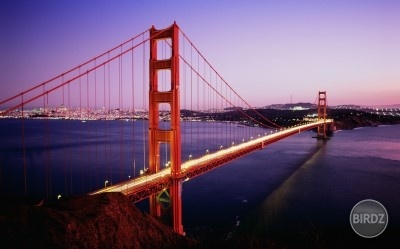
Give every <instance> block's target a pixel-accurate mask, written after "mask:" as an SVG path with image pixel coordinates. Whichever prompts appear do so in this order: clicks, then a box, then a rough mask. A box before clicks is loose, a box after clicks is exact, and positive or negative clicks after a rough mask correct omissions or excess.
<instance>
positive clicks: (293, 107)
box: [262, 102, 317, 110]
mask: <svg viewBox="0 0 400 249" xmlns="http://www.w3.org/2000/svg"><path fill="white" fill-rule="evenodd" d="M315 108H317V105H315V104H311V103H303V102H299V103H293V104H273V105H268V106H264V107H263V108H262V109H277V110H308V109H315Z"/></svg>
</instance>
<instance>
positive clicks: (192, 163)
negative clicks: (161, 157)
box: [90, 119, 333, 202]
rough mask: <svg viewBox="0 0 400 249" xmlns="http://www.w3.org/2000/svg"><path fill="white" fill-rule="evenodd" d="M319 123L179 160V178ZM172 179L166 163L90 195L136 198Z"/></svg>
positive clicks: (160, 187) (161, 186)
mask: <svg viewBox="0 0 400 249" xmlns="http://www.w3.org/2000/svg"><path fill="white" fill-rule="evenodd" d="M332 122H333V120H331V119H327V120H326V121H325V123H327V124H329V123H332ZM321 124H324V121H323V120H321V121H316V122H312V123H308V124H303V125H299V126H294V127H291V128H286V129H284V130H280V131H277V132H275V133H271V134H268V135H265V136H261V137H257V138H254V139H252V140H250V141H247V142H243V143H241V144H237V145H232V146H231V147H229V148H225V149H221V150H219V151H217V152H214V153H209V154H206V155H204V156H202V157H200V158H196V159H191V160H189V161H186V162H184V163H182V165H181V174H179V176H178V178H179V179H181V180H183V181H186V180H189V179H190V178H193V177H196V176H199V175H201V174H203V173H205V172H208V171H210V170H212V169H214V168H216V167H219V166H221V165H223V164H226V163H228V162H230V161H233V160H235V159H237V158H239V157H242V156H245V155H247V154H249V153H251V152H253V151H255V150H259V149H263V148H264V147H266V146H267V145H269V144H272V143H274V142H276V141H279V140H281V139H283V138H286V137H289V136H292V135H294V134H297V133H300V132H303V131H306V130H311V129H313V128H316V127H318V126H319V125H321ZM171 183H172V177H171V168H170V167H167V168H164V169H162V170H160V171H159V172H157V173H155V174H149V175H143V176H141V177H138V178H135V179H132V180H128V181H124V182H121V183H118V184H115V185H112V186H109V187H106V188H103V189H99V190H97V191H94V192H92V193H90V195H93V194H100V193H105V192H121V193H123V194H124V195H128V196H133V200H134V201H135V202H136V201H139V200H142V199H145V198H147V197H149V196H150V195H151V194H155V193H158V192H159V191H161V190H163V189H166V188H168V187H169V186H170V184H171Z"/></svg>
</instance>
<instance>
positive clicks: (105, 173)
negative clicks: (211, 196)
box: [0, 23, 333, 234]
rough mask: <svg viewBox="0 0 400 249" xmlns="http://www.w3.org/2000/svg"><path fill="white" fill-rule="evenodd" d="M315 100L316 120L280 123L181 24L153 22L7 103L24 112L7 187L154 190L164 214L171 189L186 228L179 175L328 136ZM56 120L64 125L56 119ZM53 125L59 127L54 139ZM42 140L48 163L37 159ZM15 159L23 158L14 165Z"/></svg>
mask: <svg viewBox="0 0 400 249" xmlns="http://www.w3.org/2000/svg"><path fill="white" fill-rule="evenodd" d="M316 101H317V108H316V109H317V110H316V113H314V116H313V118H308V119H307V120H306V119H303V120H297V121H296V122H297V123H296V124H295V125H292V126H290V127H281V126H280V125H278V122H277V121H276V120H269V119H267V118H266V117H264V116H263V115H262V114H261V113H260V112H259V111H257V110H256V109H254V108H252V107H251V106H250V104H249V103H248V102H247V101H246V100H244V99H243V98H242V97H241V96H240V95H239V94H238V93H237V92H236V91H235V90H234V89H233V88H232V87H231V86H230V85H229V84H228V82H227V81H225V79H224V78H222V76H221V75H220V74H219V73H218V72H217V71H216V69H215V68H214V67H213V66H212V65H211V64H210V63H209V61H208V60H207V59H206V58H205V57H204V56H203V54H202V53H200V51H199V50H198V49H197V48H196V47H195V46H194V44H193V42H192V41H191V40H190V39H189V38H188V36H187V35H186V34H185V33H183V31H182V30H180V29H179V27H178V25H177V24H176V23H174V24H173V25H171V26H170V27H168V28H166V29H162V30H157V29H155V28H154V26H153V27H152V28H150V29H148V30H146V31H144V32H143V33H141V34H139V35H137V36H135V37H134V38H132V39H130V40H128V41H126V42H124V43H121V44H119V45H118V46H116V47H114V48H112V49H110V50H108V51H106V52H105V53H102V54H100V55H99V56H96V57H94V58H93V59H90V60H88V61H86V62H84V63H83V64H80V65H78V66H77V67H75V68H73V69H71V70H68V71H66V72H64V73H62V74H60V75H58V76H56V77H54V78H51V79H50V80H48V81H45V82H42V83H41V84H38V85H36V86H34V87H32V88H30V89H27V90H26V91H23V92H21V93H19V94H17V95H15V96H12V97H10V98H7V99H5V100H3V101H1V102H0V117H1V118H3V119H11V118H18V120H20V125H18V128H16V129H17V130H18V132H19V135H20V136H19V137H20V138H14V139H13V141H12V142H11V141H7V146H8V147H13V150H16V151H17V152H15V151H14V152H13V153H14V154H17V155H18V156H16V158H13V159H7V157H6V156H4V155H5V154H6V153H7V152H8V150H10V149H9V148H8V147H7V148H2V154H3V156H2V158H0V166H2V167H1V169H2V171H0V172H1V174H2V178H3V182H5V180H4V179H5V178H7V179H18V180H12V181H17V182H18V184H17V183H14V184H11V183H10V185H12V186H13V187H12V188H15V189H18V190H21V192H22V193H23V194H25V195H29V194H30V193H34V192H35V194H37V191H36V190H37V189H42V190H43V192H44V193H43V196H46V197H47V198H51V197H52V196H54V195H55V194H57V195H58V193H63V195H72V194H76V193H77V190H76V189H77V188H76V186H77V185H78V186H80V188H81V190H80V193H86V194H87V193H89V194H91V195H92V194H99V193H103V192H121V193H123V194H124V195H126V196H130V197H131V198H132V201H133V202H138V201H141V200H143V199H147V198H148V199H149V201H150V214H151V215H153V216H160V215H161V211H160V209H161V207H160V203H159V200H158V198H157V196H158V194H159V193H160V192H162V191H165V190H169V194H170V198H171V207H172V219H173V222H172V224H173V228H174V230H175V232H177V233H180V234H183V233H184V230H183V225H182V198H181V192H182V183H183V182H185V181H187V180H189V179H192V178H194V177H196V176H199V175H201V174H204V173H206V172H208V171H210V170H212V169H215V168H217V167H219V166H222V165H224V164H226V163H228V162H230V161H233V160H235V159H237V158H240V157H243V156H245V155H247V154H249V153H251V152H253V151H256V150H261V149H263V148H265V147H266V146H267V145H269V144H272V143H274V142H277V141H279V140H281V139H284V138H286V137H289V136H292V135H295V134H298V133H300V132H303V131H307V130H311V129H316V130H317V138H322V139H325V138H326V134H327V131H328V129H329V127H330V125H331V124H332V123H333V120H331V119H328V118H327V114H326V113H327V98H326V92H324V91H322V92H318V95H317V99H316ZM216 116H219V117H220V119H219V120H217V119H216V118H215V117H216ZM28 119H39V121H38V122H41V123H40V125H39V126H40V127H41V128H40V133H39V134H36V135H37V137H36V138H35V140H32V139H31V138H30V137H29V136H28V133H29V129H30V127H29V125H28ZM60 119H61V120H63V121H62V124H61V123H59V122H57V123H55V122H56V121H55V120H60ZM92 120H96V121H95V122H97V123H96V124H97V125H96V126H90V123H91V122H92ZM135 120H136V121H137V120H140V121H141V123H140V125H141V127H140V125H138V124H137V122H134V121H135ZM112 121H118V123H117V124H114V123H113V124H111V122H112ZM125 121H132V122H130V124H129V125H127V123H128V122H125ZM217 121H218V123H219V125H216V123H217ZM0 122H4V121H3V120H1V121H0ZM72 122H73V123H72ZM55 126H58V127H61V128H54V127H55ZM183 126H185V127H183ZM115 127H117V128H115ZM235 127H241V129H235ZM14 128H15V127H14ZM183 128H184V129H183ZM58 129H60V130H58ZM55 130H57V131H59V132H60V133H61V131H62V135H58V136H57V137H55V136H54V135H53V132H54V131H55ZM183 131H184V132H183ZM88 141H90V143H92V144H94V145H92V146H91V147H89V145H88V143H89V142H88ZM38 143H40V146H39V147H40V150H42V152H41V153H39V154H40V157H41V160H42V162H41V163H40V166H37V165H36V166H35V156H36V157H37V155H36V154H34V153H33V152H32V151H33V150H34V149H33V147H35V146H37V144H38ZM32 144H35V145H32ZM76 144H77V145H76ZM205 144H206V145H205ZM55 147H57V149H54V148H55ZM15 148H17V149H15ZM139 151H140V153H142V154H143V155H142V156H137V154H138V153H139ZM164 151H165V153H164ZM200 151H201V152H200ZM11 160H12V164H13V165H14V164H15V165H18V166H15V167H11V168H13V169H9V167H8V166H9V164H11ZM139 165H143V167H141V166H139ZM34 167H39V168H40V169H41V170H42V171H41V172H42V173H40V174H39V176H34V174H32V172H33V171H34V170H35V169H34ZM139 170H140V173H139ZM15 172H18V173H15ZM56 172H59V173H58V174H59V175H61V176H56V174H57V173H56ZM60 172H61V173H60ZM127 176H128V177H127ZM111 179H113V180H111ZM103 182H104V185H103ZM3 185H7V184H3ZM39 186H41V187H39ZM15 189H14V190H15ZM7 191H11V187H10V188H8V190H7V186H3V187H2V194H4V193H6V194H7ZM17 192H18V191H17ZM58 196H59V197H60V196H61V195H58Z"/></svg>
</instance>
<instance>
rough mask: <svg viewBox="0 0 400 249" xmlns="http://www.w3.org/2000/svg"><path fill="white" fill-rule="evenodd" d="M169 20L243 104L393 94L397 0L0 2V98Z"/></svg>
mask: <svg viewBox="0 0 400 249" xmlns="http://www.w3.org/2000/svg"><path fill="white" fill-rule="evenodd" d="M174 20H175V21H176V22H177V23H178V25H179V26H180V28H181V29H182V30H183V31H184V32H185V33H186V34H187V35H188V36H189V38H190V39H191V40H192V41H193V42H194V43H195V45H196V46H197V47H198V48H199V49H200V51H201V52H202V53H203V55H204V56H205V57H206V58H207V59H208V60H209V61H210V62H211V64H212V65H213V66H214V67H215V68H216V69H217V71H218V72H219V73H220V74H221V75H222V76H223V77H224V79H225V80H226V81H228V82H229V83H230V84H231V86H232V87H233V88H234V89H235V90H236V91H237V92H239V93H240V94H241V95H242V97H244V99H246V100H248V101H249V102H250V104H252V105H253V106H263V105H268V104H273V103H286V102H290V98H291V96H292V98H293V102H299V101H307V102H313V101H314V100H315V97H316V95H317V92H318V91H319V90H326V91H327V92H328V104H330V105H338V104H360V105H388V104H398V103H400V1H396V0H392V1H389V0H375V1H371V0H360V1H351V0H344V1H340V0H339V1H299V0H298V1H205V0H203V1H183V0H182V1H174V0H170V1H158V0H152V1H144V0H143V1H133V0H131V1H111V0H108V1H102V0H96V1H61V0H60V1H54V0H48V1H44V0H35V1H31V0H3V1H1V2H0V31H1V36H0V44H1V46H0V54H1V57H0V62H1V64H0V65H1V66H0V87H1V90H0V100H2V99H5V98H7V97H9V96H11V95H14V94H16V93H18V92H21V91H23V90H24V89H26V88H28V87H30V86H33V85H36V84H38V83H41V82H43V81H45V80H47V79H49V78H51V77H53V76H55V75H58V74H60V73H62V72H64V71H66V70H68V69H70V68H72V67H74V66H76V65H78V64H80V63H81V62H83V61H85V60H87V59H90V58H92V57H94V56H96V55H98V54H100V53H102V52H104V51H106V50H108V49H110V48H111V47H113V46H115V45H117V44H119V43H121V42H123V41H125V40H127V39H129V38H131V37H133V36H134V35H136V34H139V33H140V32H142V31H144V30H146V29H148V28H149V27H150V26H151V25H153V24H154V25H155V26H156V28H164V27H167V26H169V25H170V24H172V23H173V21H174Z"/></svg>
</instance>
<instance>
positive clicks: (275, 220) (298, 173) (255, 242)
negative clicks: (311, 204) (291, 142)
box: [234, 140, 327, 248]
mask: <svg viewBox="0 0 400 249" xmlns="http://www.w3.org/2000/svg"><path fill="white" fill-rule="evenodd" d="M326 142H327V141H326V140H318V142H317V145H316V146H315V148H313V151H311V153H310V156H309V157H306V158H303V159H302V160H301V161H299V162H298V167H296V168H297V169H296V170H295V171H294V172H292V173H291V174H290V175H289V177H287V178H286V179H285V180H284V181H283V182H282V183H281V184H280V185H279V186H278V187H277V188H276V189H274V190H273V191H272V192H271V193H270V194H269V195H268V196H267V197H266V198H265V199H264V201H263V202H262V203H261V204H260V205H259V206H258V207H256V208H255V210H253V211H252V212H251V213H250V214H249V215H248V216H247V217H245V218H244V220H243V221H242V222H241V224H240V226H239V228H238V230H237V231H235V235H234V236H235V238H234V240H236V239H237V238H240V240H241V242H240V243H239V244H237V245H240V244H242V243H244V244H242V245H241V246H243V247H249V248H264V247H265V246H264V244H266V246H268V245H269V246H271V245H274V244H275V243H276V242H274V240H275V239H278V240H279V239H280V238H278V237H277V236H278V235H282V233H286V232H289V231H286V230H287V228H288V226H287V223H286V222H284V224H282V221H283V220H285V219H287V217H284V216H285V211H287V209H288V206H289V205H290V199H291V197H292V196H293V195H294V191H293V190H294V189H295V188H296V185H297V183H298V182H299V180H301V179H302V178H303V176H304V175H305V174H307V172H308V171H310V170H311V169H313V167H316V166H317V165H318V164H317V163H316V161H317V160H318V159H319V158H320V157H321V156H322V155H323V154H324V152H325V146H326ZM316 187H318V186H316ZM305 194H306V193H305ZM246 244H247V245H246ZM282 246H283V245H282Z"/></svg>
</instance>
